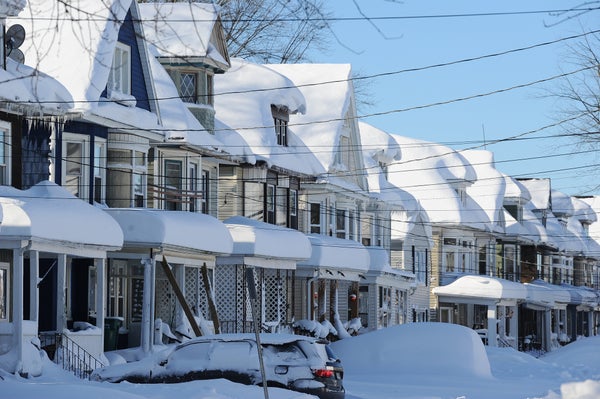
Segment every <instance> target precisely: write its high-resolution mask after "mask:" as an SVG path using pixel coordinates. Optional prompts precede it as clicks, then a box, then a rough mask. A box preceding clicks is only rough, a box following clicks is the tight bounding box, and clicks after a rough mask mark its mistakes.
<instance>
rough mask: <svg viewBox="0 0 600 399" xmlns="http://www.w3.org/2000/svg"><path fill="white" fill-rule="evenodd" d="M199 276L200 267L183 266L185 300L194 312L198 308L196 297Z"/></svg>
mask: <svg viewBox="0 0 600 399" xmlns="http://www.w3.org/2000/svg"><path fill="white" fill-rule="evenodd" d="M200 278H201V276H200V269H198V268H196V267H186V268H185V279H184V280H185V285H184V292H185V301H186V302H187V304H188V305H189V307H190V308H192V311H194V312H195V311H196V310H197V308H198V302H199V301H198V298H199V297H200V295H199V294H200Z"/></svg>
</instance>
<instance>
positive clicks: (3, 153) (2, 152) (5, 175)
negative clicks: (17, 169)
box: [0, 121, 12, 186]
mask: <svg viewBox="0 0 600 399" xmlns="http://www.w3.org/2000/svg"><path fill="white" fill-rule="evenodd" d="M0 132H2V134H4V139H2V138H0V144H1V146H0V161H1V160H2V159H3V160H4V162H3V163H2V162H0V185H5V186H10V185H11V184H12V179H11V176H12V157H11V148H12V125H11V124H10V123H9V122H5V121H0Z"/></svg>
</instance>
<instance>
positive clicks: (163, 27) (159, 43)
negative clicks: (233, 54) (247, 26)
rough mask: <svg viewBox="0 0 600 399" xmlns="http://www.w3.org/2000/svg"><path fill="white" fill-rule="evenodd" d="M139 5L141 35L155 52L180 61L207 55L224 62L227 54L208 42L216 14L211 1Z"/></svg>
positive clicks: (216, 11)
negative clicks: (142, 28) (142, 30)
mask: <svg viewBox="0 0 600 399" xmlns="http://www.w3.org/2000/svg"><path fill="white" fill-rule="evenodd" d="M139 9H140V16H141V17H142V25H143V27H144V35H145V38H146V40H147V41H148V42H149V43H150V44H152V46H153V47H154V48H155V49H156V51H157V54H158V56H160V57H167V58H168V57H172V58H173V59H175V60H176V62H178V63H180V64H183V65H185V64H186V62H189V61H188V60H189V59H190V58H209V59H212V60H213V61H216V63H217V64H218V65H224V66H227V64H228V61H227V58H228V55H227V54H221V53H220V52H219V49H218V48H217V46H215V45H214V44H213V43H211V35H212V33H213V29H214V28H215V23H216V22H217V20H218V16H219V13H218V10H217V7H216V6H215V5H214V4H210V3H197V2H179V3H162V2H161V3H159V2H150V3H140V4H139ZM204 61H205V62H206V60H204Z"/></svg>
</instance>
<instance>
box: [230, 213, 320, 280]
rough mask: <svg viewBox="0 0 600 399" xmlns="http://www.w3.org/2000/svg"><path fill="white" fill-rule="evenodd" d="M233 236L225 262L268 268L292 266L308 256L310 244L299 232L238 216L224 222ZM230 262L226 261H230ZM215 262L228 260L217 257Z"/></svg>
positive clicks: (290, 267) (291, 267)
mask: <svg viewBox="0 0 600 399" xmlns="http://www.w3.org/2000/svg"><path fill="white" fill-rule="evenodd" d="M224 224H225V226H227V229H228V230H229V233H230V234H231V237H232V238H233V251H232V254H231V255H232V256H231V257H230V258H231V259H229V261H231V262H237V260H236V258H239V257H242V258H243V260H242V261H243V263H244V264H246V265H250V266H257V267H263V268H270V269H295V268H296V262H297V261H300V260H306V259H308V258H309V257H310V254H311V246H310V242H309V241H308V238H307V237H306V235H304V234H303V233H301V232H299V231H297V230H294V229H289V228H287V227H282V226H277V225H274V224H269V223H265V222H261V221H258V220H254V219H249V218H245V217H242V216H234V217H232V218H229V219H227V220H225V221H224ZM231 262H230V263H231ZM219 263H228V259H224V258H221V259H219Z"/></svg>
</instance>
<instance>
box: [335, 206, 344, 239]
mask: <svg viewBox="0 0 600 399" xmlns="http://www.w3.org/2000/svg"><path fill="white" fill-rule="evenodd" d="M335 235H336V237H338V238H346V210H345V209H336V211H335Z"/></svg>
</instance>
